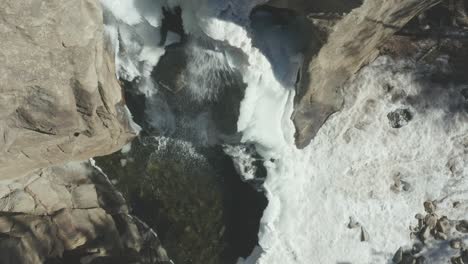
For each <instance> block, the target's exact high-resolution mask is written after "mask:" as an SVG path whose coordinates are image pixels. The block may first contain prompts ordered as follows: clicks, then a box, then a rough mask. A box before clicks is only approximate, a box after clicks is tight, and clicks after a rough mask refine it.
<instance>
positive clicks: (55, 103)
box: [0, 0, 136, 179]
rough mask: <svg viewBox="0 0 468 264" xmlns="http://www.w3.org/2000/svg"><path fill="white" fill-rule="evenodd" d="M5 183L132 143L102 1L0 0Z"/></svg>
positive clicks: (0, 148) (0, 158)
mask: <svg viewBox="0 0 468 264" xmlns="http://www.w3.org/2000/svg"><path fill="white" fill-rule="evenodd" d="M0 6H1V7H2V8H0V18H1V19H0V39H1V41H0V179H7V178H14V177H18V176H21V175H24V174H26V173H28V172H29V171H32V170H34V169H37V168H40V167H45V166H50V165H54V164H59V163H64V162H66V161H70V160H84V159H87V158H89V157H93V156H98V155H104V154H108V153H111V152H113V151H115V150H117V149H119V148H121V147H122V146H123V145H124V144H125V143H126V142H128V141H129V140H130V139H131V138H133V137H134V136H135V134H136V131H134V129H132V123H131V118H130V114H129V112H128V110H127V109H126V107H125V103H124V101H123V97H122V92H121V87H120V85H119V83H118V80H117V78H116V74H115V66H114V61H113V58H114V55H113V54H112V52H108V50H110V49H107V48H106V45H105V40H104V34H103V15H102V10H101V7H100V4H99V1H97V0H51V1H33V0H25V1H16V0H0Z"/></svg>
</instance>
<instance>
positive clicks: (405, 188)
mask: <svg viewBox="0 0 468 264" xmlns="http://www.w3.org/2000/svg"><path fill="white" fill-rule="evenodd" d="M401 183H402V184H403V188H402V189H403V191H405V192H410V191H412V190H413V187H412V186H411V184H410V183H409V182H406V181H401Z"/></svg>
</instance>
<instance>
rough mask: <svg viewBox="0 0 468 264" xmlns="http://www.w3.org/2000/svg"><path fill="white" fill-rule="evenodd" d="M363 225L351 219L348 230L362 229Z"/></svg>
mask: <svg viewBox="0 0 468 264" xmlns="http://www.w3.org/2000/svg"><path fill="white" fill-rule="evenodd" d="M360 226H361V224H359V222H357V221H356V220H355V219H354V218H353V217H349V223H348V228H349V229H354V228H358V227H360Z"/></svg>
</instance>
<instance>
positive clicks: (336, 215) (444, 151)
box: [245, 58, 468, 263]
mask: <svg viewBox="0 0 468 264" xmlns="http://www.w3.org/2000/svg"><path fill="white" fill-rule="evenodd" d="M419 78H424V76H422V77H421V76H419V77H418V73H417V70H416V69H415V66H414V65H411V64H409V63H404V62H394V61H391V60H390V59H388V58H379V59H378V60H377V61H376V62H375V63H373V64H372V65H371V66H369V67H367V68H366V69H364V70H363V71H362V73H361V74H360V75H359V76H358V77H357V78H356V79H355V80H354V81H353V83H352V84H351V85H350V86H349V87H346V88H345V98H346V104H345V106H344V109H343V110H342V111H341V112H339V113H337V114H335V115H334V116H333V117H332V118H330V120H329V121H327V122H326V124H325V125H324V126H323V127H322V128H321V130H320V131H319V133H318V134H317V136H316V137H315V139H314V140H313V141H312V143H311V144H310V145H309V146H308V147H307V148H306V149H304V150H297V149H296V148H295V147H294V146H293V145H292V144H291V145H289V146H286V147H284V148H283V149H282V150H281V153H280V155H279V158H278V160H277V161H276V162H275V164H270V166H268V178H267V180H266V182H265V185H264V187H265V188H266V190H267V196H268V199H269V205H268V208H267V209H266V211H265V213H264V216H263V219H262V230H261V232H260V245H261V247H262V249H263V254H261V256H260V257H258V256H252V257H251V259H249V260H247V261H246V262H245V263H387V262H388V261H389V260H390V259H391V256H392V255H393V254H394V252H395V251H396V250H397V249H398V248H399V247H400V246H410V245H411V243H412V242H411V241H410V238H409V230H408V227H409V226H410V225H411V224H415V221H416V220H415V219H414V215H415V214H416V213H418V212H423V208H422V204H423V202H424V201H426V200H429V199H430V200H441V199H442V198H445V199H444V202H443V203H444V204H445V206H441V207H443V208H445V210H444V213H445V214H446V215H447V216H449V218H451V219H463V218H465V219H466V217H468V211H466V210H463V209H461V210H452V209H450V208H451V204H452V203H453V202H454V201H460V200H462V201H465V202H466V200H467V196H466V194H467V191H468V169H467V168H466V166H465V164H467V163H466V162H467V161H468V154H467V153H466V143H467V140H468V115H467V114H466V113H464V112H461V111H458V112H452V110H450V109H449V107H448V106H449V105H448V101H457V97H451V96H450V94H451V91H456V90H457V89H459V87H456V86H451V85H448V84H447V85H440V84H434V83H430V82H426V81H424V80H419ZM387 84H390V85H392V86H393V87H395V88H394V91H393V92H394V93H397V92H401V91H404V92H405V93H406V94H407V95H409V96H417V95H419V94H421V93H423V92H424V91H425V90H426V89H431V90H432V91H434V93H435V94H436V95H437V96H436V97H431V98H418V100H420V101H419V102H418V104H421V105H429V106H428V107H427V106H426V107H425V108H419V106H418V105H416V106H415V107H413V106H411V105H408V103H405V102H396V103H395V102H392V98H391V96H390V95H389V94H388V93H386V92H385V90H384V87H385V85H387ZM427 86H429V87H427ZM424 100H426V101H425V102H424ZM278 103H280V102H278ZM402 105H404V106H406V107H409V109H411V111H412V112H413V113H414V118H413V120H412V121H410V122H409V124H408V125H407V126H404V127H403V128H400V129H394V128H391V127H390V125H389V123H388V119H387V116H386V115H387V113H388V112H390V111H392V110H394V109H395V108H397V107H399V106H402ZM280 117H281V116H278V118H280ZM271 118H272V117H271V116H266V117H265V119H271ZM276 155H277V154H276ZM451 162H452V163H454V164H457V165H455V167H457V168H458V170H454V169H453V165H452V169H450V167H451V166H448V164H450V163H451ZM397 173H400V174H401V175H402V178H403V179H404V180H405V181H407V182H409V183H410V184H411V185H412V186H413V188H412V190H411V191H409V192H400V193H395V192H393V191H392V190H391V189H390V186H391V185H392V184H393V178H394V176H395V174H397ZM285 183H287V184H285ZM462 203H463V202H462ZM449 205H450V206H449ZM350 217H353V218H355V219H356V220H358V221H359V222H360V223H361V224H362V225H363V226H364V227H365V228H366V230H367V231H368V232H369V234H370V241H369V242H360V240H359V236H360V230H359V229H348V228H347V223H348V222H349V218H350Z"/></svg>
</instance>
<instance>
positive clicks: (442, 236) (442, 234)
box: [434, 232, 448, 240]
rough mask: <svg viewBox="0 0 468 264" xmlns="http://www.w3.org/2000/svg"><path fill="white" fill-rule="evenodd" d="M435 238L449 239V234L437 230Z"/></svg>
mask: <svg viewBox="0 0 468 264" xmlns="http://www.w3.org/2000/svg"><path fill="white" fill-rule="evenodd" d="M434 238H436V239H439V240H447V239H448V236H447V234H444V233H442V232H436V233H435V234H434Z"/></svg>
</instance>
